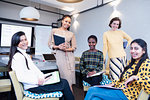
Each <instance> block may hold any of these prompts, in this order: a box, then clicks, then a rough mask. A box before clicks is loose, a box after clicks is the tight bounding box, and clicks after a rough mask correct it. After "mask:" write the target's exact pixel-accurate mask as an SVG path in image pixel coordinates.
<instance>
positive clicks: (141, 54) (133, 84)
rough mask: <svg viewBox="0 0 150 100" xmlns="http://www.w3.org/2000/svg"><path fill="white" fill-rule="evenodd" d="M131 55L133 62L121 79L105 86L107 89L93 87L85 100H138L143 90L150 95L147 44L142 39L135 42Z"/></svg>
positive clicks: (149, 65) (149, 67) (131, 48)
mask: <svg viewBox="0 0 150 100" xmlns="http://www.w3.org/2000/svg"><path fill="white" fill-rule="evenodd" d="M130 54H131V61H130V62H129V64H128V65H127V67H125V70H124V71H123V73H122V74H121V77H120V79H119V80H114V81H113V82H112V83H111V84H109V85H105V86H106V87H107V88H100V87H91V88H90V89H89V90H88V92H87V95H86V97H85V100H136V99H137V98H138V96H139V93H140V91H141V89H142V90H144V91H145V92H146V93H148V94H150V88H149V87H150V59H149V58H148V54H147V44H146V42H145V41H144V40H142V39H135V40H133V41H132V42H131V45H130ZM113 87H115V88H123V89H112V88H113Z"/></svg>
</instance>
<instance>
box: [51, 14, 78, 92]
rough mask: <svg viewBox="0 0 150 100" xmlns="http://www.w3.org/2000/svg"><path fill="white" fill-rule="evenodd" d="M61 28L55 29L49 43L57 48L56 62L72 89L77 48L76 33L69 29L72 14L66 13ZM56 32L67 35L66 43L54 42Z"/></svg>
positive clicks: (63, 35) (52, 47)
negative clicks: (56, 43)
mask: <svg viewBox="0 0 150 100" xmlns="http://www.w3.org/2000/svg"><path fill="white" fill-rule="evenodd" d="M61 24H62V25H61V27H60V28H56V29H53V30H52V32H51V36H50V38H49V42H48V45H49V47H50V48H51V49H53V50H56V55H55V57H56V63H57V65H58V68H59V71H60V76H61V78H64V79H67V80H68V82H69V85H70V87H71V89H72V84H75V58H74V51H75V49H76V39H75V35H74V34H73V33H72V32H70V31H69V30H68V28H69V27H70V25H71V16H69V15H64V16H63V18H62V23H61ZM54 34H56V35H59V36H62V37H65V43H62V44H60V45H58V46H56V45H55V42H54Z"/></svg>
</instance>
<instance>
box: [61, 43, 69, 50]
mask: <svg viewBox="0 0 150 100" xmlns="http://www.w3.org/2000/svg"><path fill="white" fill-rule="evenodd" d="M58 47H59V49H60V50H63V51H66V49H67V48H68V47H69V46H68V43H66V42H65V43H62V44H60V45H59V46H58Z"/></svg>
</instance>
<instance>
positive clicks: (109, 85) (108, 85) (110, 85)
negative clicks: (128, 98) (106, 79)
mask: <svg viewBox="0 0 150 100" xmlns="http://www.w3.org/2000/svg"><path fill="white" fill-rule="evenodd" d="M105 86H107V87H112V86H114V84H106V85H105Z"/></svg>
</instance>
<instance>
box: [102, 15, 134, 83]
mask: <svg viewBox="0 0 150 100" xmlns="http://www.w3.org/2000/svg"><path fill="white" fill-rule="evenodd" d="M109 26H110V28H111V30H109V31H107V32H105V33H104V34H103V55H104V62H105V60H106V54H107V52H108V58H109V60H108V61H109V68H110V73H109V74H110V75H109V76H110V78H111V79H112V80H118V79H119V77H120V75H121V73H122V72H123V70H124V67H125V66H126V53H125V50H124V48H123V39H126V40H127V41H128V45H129V44H130V42H131V40H132V39H131V37H130V36H129V35H127V34H126V33H125V32H123V31H122V30H118V29H120V28H121V20H120V19H119V18H118V17H115V18H113V19H112V20H111V21H110V23H109Z"/></svg>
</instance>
